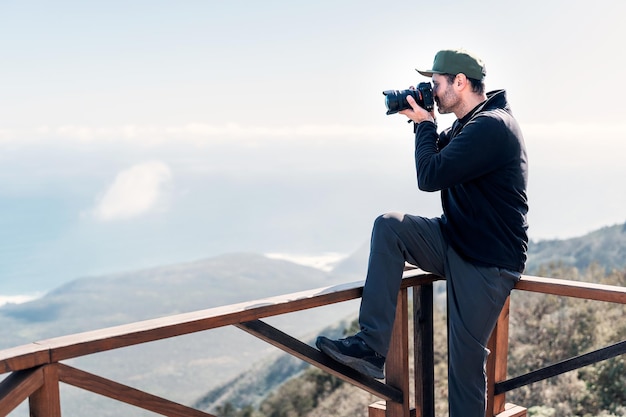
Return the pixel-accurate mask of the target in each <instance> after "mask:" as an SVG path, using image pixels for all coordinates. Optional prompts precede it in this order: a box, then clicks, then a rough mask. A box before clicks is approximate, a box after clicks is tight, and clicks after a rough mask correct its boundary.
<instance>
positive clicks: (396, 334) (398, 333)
mask: <svg viewBox="0 0 626 417" xmlns="http://www.w3.org/2000/svg"><path fill="white" fill-rule="evenodd" d="M385 362H386V363H385V377H386V382H387V384H388V385H390V386H392V387H395V388H397V389H398V390H400V391H401V392H402V393H403V401H402V402H390V401H387V407H386V416H387V417H409V398H410V396H409V311H408V294H407V289H406V288H402V289H401V290H400V292H399V293H398V304H397V307H396V319H395V321H394V324H393V331H392V335H391V344H390V346H389V353H388V354H387V358H386V361H385Z"/></svg>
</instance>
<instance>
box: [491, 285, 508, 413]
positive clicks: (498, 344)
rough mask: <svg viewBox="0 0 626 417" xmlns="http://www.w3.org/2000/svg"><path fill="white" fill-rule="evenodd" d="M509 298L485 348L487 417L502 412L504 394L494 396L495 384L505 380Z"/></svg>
mask: <svg viewBox="0 0 626 417" xmlns="http://www.w3.org/2000/svg"><path fill="white" fill-rule="evenodd" d="M510 306H511V298H510V297H507V299H506V301H505V302H504V306H503V307H502V311H501V312H500V316H499V317H498V321H497V322H496V326H495V327H494V329H493V332H492V333H491V337H490V338H489V342H488V343H487V348H488V349H489V351H490V353H489V356H488V357H487V415H491V416H495V415H498V414H499V413H501V412H503V411H504V407H505V394H504V393H500V394H496V389H495V384H496V383H498V382H501V381H504V380H506V376H507V357H508V354H509V313H510V308H511V307H510Z"/></svg>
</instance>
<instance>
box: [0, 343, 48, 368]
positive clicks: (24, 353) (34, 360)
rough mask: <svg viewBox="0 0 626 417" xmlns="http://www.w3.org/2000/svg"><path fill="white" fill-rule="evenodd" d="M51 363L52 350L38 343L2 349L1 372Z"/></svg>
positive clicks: (0, 351)
mask: <svg viewBox="0 0 626 417" xmlns="http://www.w3.org/2000/svg"><path fill="white" fill-rule="evenodd" d="M46 363H50V352H49V349H48V348H47V347H46V346H42V345H40V344H37V343H29V344H27V345H22V346H17V347H13V348H9V349H4V350H0V374H4V373H7V372H13V371H20V370H22V369H29V368H34V367H36V366H39V365H45V364H46Z"/></svg>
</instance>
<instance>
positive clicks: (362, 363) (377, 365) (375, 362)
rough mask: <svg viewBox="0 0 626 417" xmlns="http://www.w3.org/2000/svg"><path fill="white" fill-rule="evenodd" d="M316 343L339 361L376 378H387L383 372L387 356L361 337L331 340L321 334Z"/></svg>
mask: <svg viewBox="0 0 626 417" xmlns="http://www.w3.org/2000/svg"><path fill="white" fill-rule="evenodd" d="M315 345H316V346H317V348H318V349H319V350H321V351H322V352H324V353H325V354H327V355H328V356H330V357H331V358H333V359H334V360H336V361H337V362H339V363H342V364H344V365H347V366H349V367H350V368H352V369H355V370H357V371H359V372H361V373H362V374H365V375H368V376H371V377H372V378H376V379H383V378H385V374H384V373H383V366H384V365H385V357H384V356H382V355H379V354H378V353H376V352H374V351H373V350H372V349H371V348H370V347H369V346H367V345H366V344H365V342H364V341H363V339H361V338H360V337H356V336H349V337H347V338H345V339H339V340H331V339H329V338H327V337H324V336H320V337H318V338H317V340H316V341H315Z"/></svg>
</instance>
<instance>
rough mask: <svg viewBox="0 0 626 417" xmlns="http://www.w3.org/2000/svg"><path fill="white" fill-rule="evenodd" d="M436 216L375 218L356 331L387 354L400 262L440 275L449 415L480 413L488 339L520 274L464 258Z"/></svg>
mask: <svg viewBox="0 0 626 417" xmlns="http://www.w3.org/2000/svg"><path fill="white" fill-rule="evenodd" d="M440 221H441V220H440V219H439V218H435V219H426V218H423V217H418V216H411V215H408V214H401V213H388V214H385V215H383V216H380V217H378V218H377V219H376V221H375V222H374V228H373V231H372V241H371V248H370V258H369V264H368V271H367V278H366V281H365V287H364V289H363V298H362V300H361V309H360V314H359V324H360V327H361V331H360V332H359V333H358V336H359V337H361V338H362V339H363V340H364V341H365V342H366V343H367V344H368V345H369V346H370V347H371V348H372V349H374V350H375V351H377V352H378V353H380V354H381V355H383V356H387V352H388V350H389V343H390V339H391V331H392V328H393V322H394V319H395V313H396V305H397V300H398V292H399V290H400V283H401V281H402V273H403V270H404V263H405V261H407V262H409V263H411V264H413V265H415V266H417V267H419V268H420V269H422V270H424V271H427V272H431V273H434V274H437V275H440V276H442V277H445V278H446V289H447V297H448V349H449V352H448V357H449V362H448V400H449V410H450V417H460V416H463V417H485V409H486V391H487V384H486V382H487V378H486V373H485V365H486V361H487V355H488V354H489V350H488V349H487V347H486V346H487V341H488V339H489V336H490V335H491V332H492V330H493V328H494V326H495V324H496V321H497V319H498V316H499V315H500V311H501V310H502V306H503V305H504V302H505V301H506V298H507V297H508V295H509V294H510V292H511V290H512V289H513V286H514V285H515V283H516V282H517V281H518V280H519V278H520V274H519V273H518V272H513V271H509V270H506V269H501V268H497V267H485V266H476V265H473V264H471V263H469V262H467V261H465V260H464V259H462V258H461V257H460V256H459V255H458V254H457V253H456V252H455V251H454V249H452V247H450V246H449V245H448V244H447V242H446V240H445V239H444V237H443V234H442V232H441V227H440Z"/></svg>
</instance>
